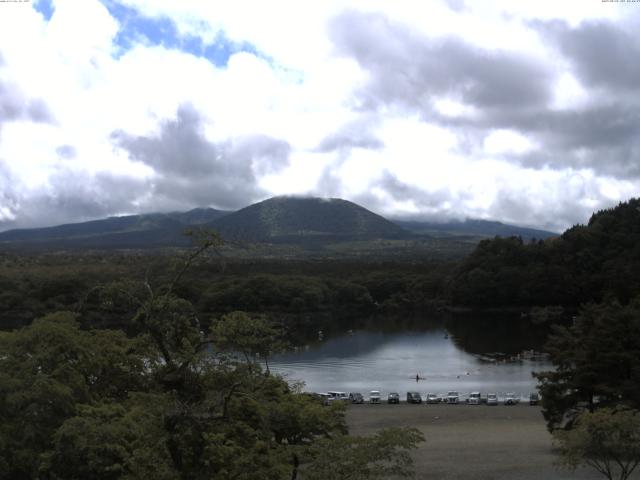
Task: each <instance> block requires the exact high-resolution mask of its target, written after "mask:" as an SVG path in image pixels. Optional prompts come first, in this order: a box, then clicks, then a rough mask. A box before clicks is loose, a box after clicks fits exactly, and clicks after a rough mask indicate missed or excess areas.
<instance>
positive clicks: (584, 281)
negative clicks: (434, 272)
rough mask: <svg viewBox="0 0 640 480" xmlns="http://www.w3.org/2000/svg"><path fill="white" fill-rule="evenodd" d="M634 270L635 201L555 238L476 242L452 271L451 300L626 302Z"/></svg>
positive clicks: (639, 257)
mask: <svg viewBox="0 0 640 480" xmlns="http://www.w3.org/2000/svg"><path fill="white" fill-rule="evenodd" d="M638 271H640V199H632V200H629V201H628V202H624V203H620V204H619V205H618V206H617V207H615V208H612V209H609V210H603V211H600V212H597V213H595V214H594V215H593V216H592V217H591V219H590V220H589V223H588V225H586V226H583V225H577V226H574V227H572V228H570V229H569V230H567V231H566V232H564V233H563V234H562V235H561V236H560V237H557V238H550V239H547V240H545V241H531V242H530V243H527V244H525V243H524V242H523V241H522V239H520V238H519V237H511V238H495V239H493V240H484V241H482V242H480V243H479V244H478V246H477V247H476V249H475V251H474V252H473V253H472V254H471V255H470V256H469V257H468V258H467V259H465V260H464V261H463V262H462V264H461V266H460V268H459V269H458V271H457V272H456V274H455V276H454V278H453V280H452V283H451V284H450V289H451V300H452V302H453V303H454V304H459V305H472V306H481V307H486V306H535V305H543V306H544V305H563V306H571V307H578V306H579V305H580V304H583V303H587V302H601V301H603V300H605V299H608V298H616V299H618V300H619V301H620V302H622V303H627V302H628V301H629V300H630V299H631V298H633V297H634V296H635V295H637V292H638V291H640V277H639V276H638V275H637V272H638Z"/></svg>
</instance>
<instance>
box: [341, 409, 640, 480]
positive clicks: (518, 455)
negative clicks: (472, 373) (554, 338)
mask: <svg viewBox="0 0 640 480" xmlns="http://www.w3.org/2000/svg"><path fill="white" fill-rule="evenodd" d="M347 423H348V425H349V430H350V432H351V433H352V434H354V435H370V434H373V433H375V432H376V431H377V430H380V429H382V428H388V427H415V428H418V429H419V430H421V431H422V433H424V436H425V438H426V442H425V443H423V444H422V445H421V446H420V447H419V448H418V450H416V451H415V452H414V453H413V458H414V460H415V467H416V478H417V479H443V480H444V479H461V480H465V479H473V480H507V479H508V480H534V479H535V480H544V479H549V480H578V479H580V480H591V479H594V480H595V479H602V478H603V477H602V476H600V474H598V473H597V472H595V471H591V470H589V469H582V470H578V471H576V472H571V471H568V470H566V469H560V468H558V467H557V466H555V465H554V461H555V460H556V458H557V457H556V455H555V454H554V451H553V446H552V438H551V435H550V434H549V433H548V432H547V430H546V427H545V421H544V418H543V417H542V413H541V410H540V407H538V406H529V405H528V404H527V403H521V404H519V405H515V406H504V405H498V406H487V405H466V404H460V405H444V404H440V405H426V404H421V405H408V404H405V403H401V404H400V405H387V404H386V403H382V404H380V405H369V404H364V405H349V406H348V407H347ZM632 478H634V479H636V478H640V472H636V473H635V474H634V476H633V477H632Z"/></svg>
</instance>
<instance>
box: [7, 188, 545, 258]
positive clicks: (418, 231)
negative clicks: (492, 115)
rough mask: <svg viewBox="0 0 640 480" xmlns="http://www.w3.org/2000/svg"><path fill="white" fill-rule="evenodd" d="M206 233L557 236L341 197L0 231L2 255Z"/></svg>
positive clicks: (284, 237) (275, 237)
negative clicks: (394, 215) (390, 215)
mask: <svg viewBox="0 0 640 480" xmlns="http://www.w3.org/2000/svg"><path fill="white" fill-rule="evenodd" d="M193 227H202V228H210V229H213V230H216V231H218V232H219V233H220V234H221V235H222V236H223V237H224V238H226V239H231V240H240V241H251V242H263V243H270V244H277V243H280V244H289V243H290V244H300V245H302V244H304V245H311V244H313V245H315V246H316V247H317V246H321V245H323V244H326V243H330V242H348V241H370V240H373V239H378V240H380V239H391V240H394V239H404V240H407V241H408V240H411V239H416V238H421V239H428V238H454V237H468V238H478V239H479V238H487V237H493V236H495V235H502V236H512V235H515V236H521V237H522V238H524V239H529V238H538V239H540V238H548V237H550V236H555V235H557V234H554V233H553V232H546V231H543V230H535V229H526V228H524V227H516V226H511V225H506V224H502V223H500V222H488V221H484V220H467V221H465V222H445V223H437V222H420V221H415V220H413V221H407V220H398V219H387V218H385V217H382V216H380V215H378V214H376V213H374V212H371V211H369V210H367V209H366V208H364V207H361V206H360V205H357V204H355V203H353V202H350V201H347V200H343V199H339V198H319V197H289V196H284V197H273V198H270V199H267V200H264V201H262V202H257V203H254V204H252V205H249V206H247V207H245V208H243V209H240V210H237V211H235V212H232V211H223V210H216V209H213V208H195V209H192V210H189V211H186V212H169V213H149V214H142V215H126V216H120V217H108V218H105V219H100V220H91V221H88V222H80V223H70V224H63V225H57V226H52V227H44V228H33V229H15V230H8V231H5V232H0V249H1V248H2V247H3V246H4V247H5V248H12V249H16V248H18V249H20V248H26V249H29V248H34V249H40V250H42V249H47V250H56V249H62V250H64V249H97V250H99V249H147V248H164V247H186V246H188V245H189V244H190V241H189V239H187V238H186V237H185V236H184V235H183V232H184V230H186V229H188V228H193Z"/></svg>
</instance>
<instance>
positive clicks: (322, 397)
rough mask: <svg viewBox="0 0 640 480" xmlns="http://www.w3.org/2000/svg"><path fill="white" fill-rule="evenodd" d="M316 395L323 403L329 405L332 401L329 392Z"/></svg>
mask: <svg viewBox="0 0 640 480" xmlns="http://www.w3.org/2000/svg"><path fill="white" fill-rule="evenodd" d="M316 395H317V398H318V399H319V400H320V403H322V405H329V403H330V402H331V401H330V398H331V395H329V394H328V393H316Z"/></svg>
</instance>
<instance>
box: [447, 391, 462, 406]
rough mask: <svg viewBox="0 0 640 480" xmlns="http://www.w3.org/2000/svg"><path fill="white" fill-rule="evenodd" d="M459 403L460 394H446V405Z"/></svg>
mask: <svg viewBox="0 0 640 480" xmlns="http://www.w3.org/2000/svg"><path fill="white" fill-rule="evenodd" d="M459 401H460V394H459V393H458V392H448V393H447V403H451V404H456V403H458V402H459Z"/></svg>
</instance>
